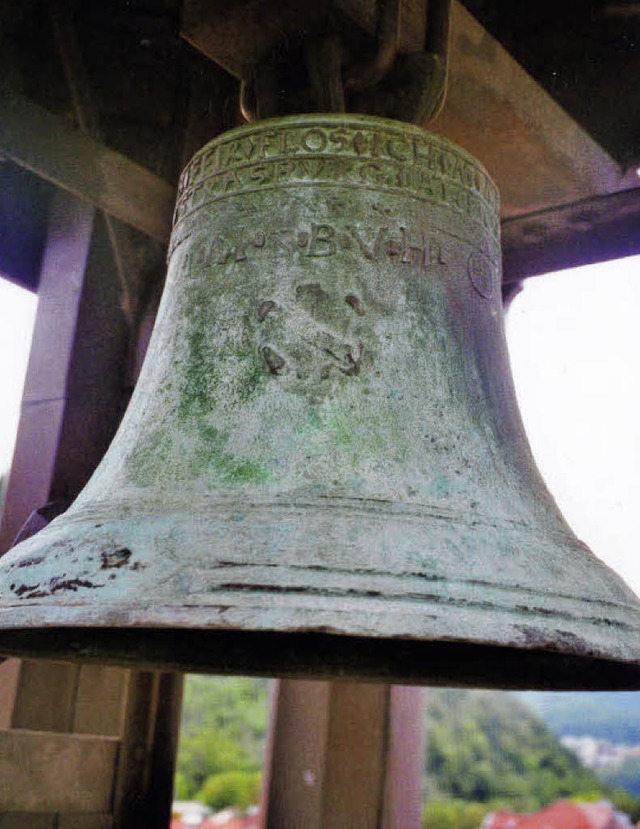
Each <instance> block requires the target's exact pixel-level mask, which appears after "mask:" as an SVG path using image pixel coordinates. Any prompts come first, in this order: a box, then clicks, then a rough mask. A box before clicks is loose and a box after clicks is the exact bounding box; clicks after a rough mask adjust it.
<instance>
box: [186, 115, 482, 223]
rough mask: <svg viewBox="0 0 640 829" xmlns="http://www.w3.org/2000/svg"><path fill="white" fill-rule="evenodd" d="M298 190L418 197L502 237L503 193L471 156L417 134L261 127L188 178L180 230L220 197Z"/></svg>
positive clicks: (203, 156)
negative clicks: (322, 187) (337, 188)
mask: <svg viewBox="0 0 640 829" xmlns="http://www.w3.org/2000/svg"><path fill="white" fill-rule="evenodd" d="M298 184H299V185H305V184H312V185H313V184H337V185H343V186H355V187H364V188H368V189H375V190H393V191H398V192H403V193H407V194H412V195H415V196H417V197H420V198H424V199H431V200H434V201H437V202H440V203H443V204H445V205H446V206H448V207H450V208H451V209H452V210H454V211H456V212H458V213H462V214H465V215H466V216H469V217H471V218H472V219H474V220H475V221H478V222H480V224H481V225H482V226H483V227H484V228H485V229H486V230H488V231H489V232H491V233H492V234H493V235H494V236H496V237H497V234H498V215H497V204H498V197H497V191H496V189H495V186H494V185H493V182H492V181H491V180H490V179H489V177H488V176H487V175H486V174H485V173H484V171H483V170H482V169H481V168H480V166H479V165H477V164H476V163H475V162H474V161H473V159H472V158H471V157H470V156H467V155H466V154H464V153H463V152H462V151H458V150H456V149H455V148H454V147H451V146H449V145H445V144H444V143H443V142H442V141H441V140H440V139H437V138H436V137H434V136H429V135H428V134H427V133H422V132H420V131H418V130H412V129H404V128H398V129H394V128H392V127H380V126H378V125H376V126H375V127H374V128H372V129H366V130H365V129H362V128H356V127H355V126H353V125H349V124H346V125H344V126H342V125H341V126H335V125H332V126H306V125H305V126H296V125H295V124H294V125H292V126H287V127H286V128H284V127H273V128H267V127H260V128H253V129H247V130H244V131H243V132H242V133H241V134H240V135H238V134H237V133H236V134H235V135H234V134H231V135H230V137H229V138H226V139H225V138H221V139H218V140H216V141H213V142H212V143H211V144H209V145H208V146H207V147H205V148H204V149H203V150H202V151H201V152H200V153H198V154H197V155H196V156H195V157H194V159H193V160H192V162H191V163H190V164H189V166H188V167H187V168H186V170H185V171H184V173H183V175H182V178H181V181H180V187H179V198H178V202H177V204H176V210H175V215H174V224H176V225H177V224H179V223H180V221H181V220H182V219H184V218H185V217H186V216H188V215H190V214H191V213H193V212H194V211H197V210H199V209H200V208H202V207H203V206H205V205H207V204H211V203H212V202H215V201H217V200H218V199H220V198H225V197H228V196H232V195H237V194H240V193H245V192H256V191H260V190H262V189H265V188H270V187H281V186H287V185H291V186H295V185H298Z"/></svg>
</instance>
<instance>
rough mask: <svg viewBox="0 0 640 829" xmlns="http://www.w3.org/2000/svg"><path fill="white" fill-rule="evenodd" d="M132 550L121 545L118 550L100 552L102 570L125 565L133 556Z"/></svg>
mask: <svg viewBox="0 0 640 829" xmlns="http://www.w3.org/2000/svg"><path fill="white" fill-rule="evenodd" d="M131 555H132V554H131V550H129V549H128V548H127V547H120V548H119V549H118V550H112V551H109V552H107V551H106V550H103V551H102V553H100V560H101V562H102V564H101V565H100V569H101V570H109V569H110V568H113V567H124V565H125V564H127V562H128V561H129V559H130V558H131Z"/></svg>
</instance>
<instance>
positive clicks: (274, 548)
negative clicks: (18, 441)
mask: <svg viewBox="0 0 640 829" xmlns="http://www.w3.org/2000/svg"><path fill="white" fill-rule="evenodd" d="M436 64H437V61H436V62H435V63H434V64H433V65H434V66H435V65H436ZM432 69H433V66H432ZM430 71H431V70H430ZM432 74H433V73H432ZM432 97H433V100H434V102H435V100H436V98H437V96H435V97H434V96H432ZM500 272H501V254H500V247H499V210H498V194H497V192H496V188H495V186H494V184H493V183H492V181H491V179H490V178H489V176H488V175H487V173H486V171H485V170H484V169H483V168H482V166H481V165H480V164H479V163H478V162H477V161H476V160H475V159H474V158H473V157H472V156H470V155H469V154H468V153H466V152H465V151H463V150H462V149H460V148H459V147H457V146H455V145H454V144H452V143H451V142H449V141H447V140H445V139H443V138H440V137H438V136H436V135H433V134H430V133H428V132H426V131H424V130H423V129H422V128H420V127H418V126H414V125H412V124H408V123H403V122H401V121H399V120H391V119H386V118H379V117H376V116H373V115H358V114H345V113H329V114H323V113H311V114H302V115H300V114H298V115H296V114H292V115H286V116H284V117H276V118H267V119H264V120H257V121H255V122H254V123H250V124H248V125H246V126H243V127H240V128H237V129H233V130H231V131H230V132H227V133H225V134H222V135H221V136H219V137H218V138H216V139H215V140H213V141H212V142H211V143H210V144H208V145H207V146H206V147H204V148H203V149H202V150H201V151H200V152H198V153H197V154H196V156H195V157H194V158H193V160H192V161H191V163H190V164H189V165H188V167H187V168H186V170H185V171H184V173H183V175H182V179H181V182H180V187H179V195H178V200H177V205H176V210H175V220H174V228H173V235H172V238H171V244H170V252H169V270H168V280H167V287H166V290H165V294H164V297H163V300H162V304H161V307H160V311H159V314H158V318H157V323H156V327H155V331H154V334H153V338H152V342H151V345H150V348H149V351H148V355H147V358H146V362H145V365H144V368H143V371H142V375H141V377H140V380H139V383H138V386H137V388H136V391H135V394H134V397H133V399H132V402H131V405H130V407H129V410H128V412H127V414H126V416H125V418H124V421H123V423H122V426H121V428H120V430H119V432H118V434H117V436H116V438H115V440H114V442H113V444H112V446H111V448H110V449H109V452H108V454H107V455H106V457H105V458H104V460H103V462H102V464H101V465H100V467H99V468H98V470H97V471H96V473H95V475H94V476H93V478H92V479H91V481H90V483H89V484H88V485H87V487H86V488H85V490H84V491H83V492H82V493H81V495H80V496H79V497H78V499H77V500H76V502H75V503H74V504H73V506H72V507H71V508H70V509H69V510H68V512H67V513H66V514H65V515H63V516H61V517H60V518H59V519H56V520H55V521H54V522H53V523H52V524H51V525H50V526H49V527H47V528H46V529H45V530H43V531H42V532H41V533H39V534H38V535H36V536H34V537H33V538H31V539H29V540H27V541H25V542H23V543H21V544H20V545H18V546H17V547H16V548H15V549H13V550H12V551H11V552H10V553H8V554H7V555H6V556H5V557H4V558H3V559H2V562H0V578H1V584H0V626H1V630H0V652H2V653H6V654H31V655H34V656H49V657H55V658H78V659H97V660H99V661H101V662H116V663H121V664H133V663H135V664H138V665H140V664H152V665H155V666H165V667H173V668H179V669H183V670H210V671H211V672H217V673H221V672H227V671H234V672H244V673H255V672H257V673H267V674H280V675H288V676H294V677H303V676H324V677H336V676H350V677H360V678H375V679H381V680H382V679H384V680H396V681H404V682H429V683H446V684H476V685H501V686H505V687H508V686H511V687H518V686H531V687H555V688H562V687H602V688H605V687H610V688H615V687H634V686H637V684H638V681H639V679H640V611H639V605H638V600H637V598H636V597H635V595H634V594H633V593H632V592H631V591H630V590H629V589H628V588H627V587H626V586H625V585H624V583H623V582H622V581H621V580H620V579H619V578H618V576H616V575H615V574H614V573H613V572H612V571H611V570H609V568H607V567H606V566H604V565H603V564H602V563H601V562H600V561H599V560H598V559H597V558H596V557H595V556H594V555H593V554H592V553H591V552H590V551H589V550H588V549H587V548H586V547H585V546H584V544H582V543H581V542H579V541H578V540H577V539H576V538H575V537H574V536H573V534H572V533H571V531H570V530H569V528H568V527H567V525H566V523H565V522H564V521H563V519H562V517H561V515H560V513H559V511H558V509H557V507H556V505H555V503H554V501H553V500H552V498H551V497H550V495H549V493H548V492H547V490H546V488H545V486H544V484H543V482H542V480H541V478H540V476H539V474H538V473H537V471H536V469H535V466H534V463H533V460H532V457H531V453H530V450H529V447H528V444H527V440H526V437H525V435H524V431H523V428H522V424H521V421H520V416H519V413H518V409H517V405H516V401H515V396H514V392H513V388H512V381H511V377H510V372H509V363H508V357H507V352H506V346H505V339H504V332H503V320H502V305H501V292H500V288H501V282H500V278H501V273H500Z"/></svg>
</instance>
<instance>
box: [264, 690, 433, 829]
mask: <svg viewBox="0 0 640 829" xmlns="http://www.w3.org/2000/svg"><path fill="white" fill-rule="evenodd" d="M423 772H424V710H423V692H422V689H420V688H407V687H401V686H391V685H383V684H373V683H372V684H368V683H367V684H365V683H359V682H310V681H294V680H282V681H280V682H279V683H278V684H277V686H276V691H275V697H274V706H273V715H272V721H271V735H270V745H269V749H268V757H267V773H266V779H265V788H264V793H263V827H264V829H276V827H282V826H286V827H290V828H291V829H344V827H346V826H354V827H355V826H357V827H358V829H418V827H419V826H420V812H421V806H422V777H423Z"/></svg>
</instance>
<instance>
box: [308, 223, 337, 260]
mask: <svg viewBox="0 0 640 829" xmlns="http://www.w3.org/2000/svg"><path fill="white" fill-rule="evenodd" d="M335 235H336V231H335V228H333V227H332V226H331V225H315V224H312V225H311V238H310V239H309V245H308V247H307V256H331V255H332V254H334V253H335V252H336V243H335V240H334V237H335Z"/></svg>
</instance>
